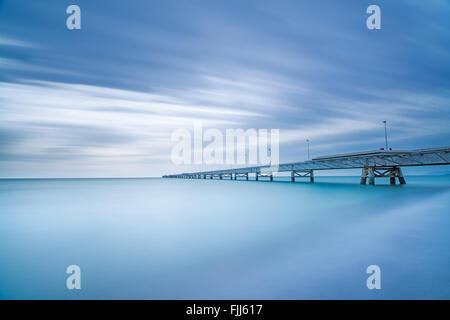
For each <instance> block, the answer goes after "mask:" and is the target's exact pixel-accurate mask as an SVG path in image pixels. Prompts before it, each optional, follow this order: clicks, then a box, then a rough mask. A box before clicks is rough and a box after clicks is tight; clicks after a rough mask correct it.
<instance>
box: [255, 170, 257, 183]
mask: <svg viewBox="0 0 450 320" xmlns="http://www.w3.org/2000/svg"><path fill="white" fill-rule="evenodd" d="M255 181H258V172H257V173H256V176H255Z"/></svg>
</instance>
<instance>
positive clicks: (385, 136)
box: [383, 120, 389, 151]
mask: <svg viewBox="0 0 450 320" xmlns="http://www.w3.org/2000/svg"><path fill="white" fill-rule="evenodd" d="M383 123H384V142H385V144H386V151H388V150H389V149H388V141H387V129H386V120H384V121H383Z"/></svg>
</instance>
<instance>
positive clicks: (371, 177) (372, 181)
mask: <svg viewBox="0 0 450 320" xmlns="http://www.w3.org/2000/svg"><path fill="white" fill-rule="evenodd" d="M369 184H372V185H374V184H375V169H374V168H372V167H371V168H369Z"/></svg>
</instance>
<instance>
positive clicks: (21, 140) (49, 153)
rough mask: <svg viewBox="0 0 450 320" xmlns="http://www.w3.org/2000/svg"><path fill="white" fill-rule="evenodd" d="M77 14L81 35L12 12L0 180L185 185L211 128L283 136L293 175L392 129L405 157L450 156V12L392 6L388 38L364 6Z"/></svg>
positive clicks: (51, 8) (57, 11) (29, 13)
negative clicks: (193, 152)
mask: <svg viewBox="0 0 450 320" xmlns="http://www.w3.org/2000/svg"><path fill="white" fill-rule="evenodd" d="M78 5H79V6H80V7H81V8H82V15H83V14H85V16H83V17H82V19H84V20H83V23H82V25H83V27H82V30H79V31H74V32H72V31H68V30H67V29H66V28H65V23H64V22H65V20H64V17H65V15H66V14H65V4H64V3H61V2H60V1H53V0H51V1H48V2H45V3H39V5H37V4H28V5H25V2H24V1H23V0H17V1H14V2H8V3H5V4H4V5H3V7H2V10H1V11H0V128H1V129H0V146H1V147H2V148H1V151H0V176H2V177H8V176H24V177H27V176H33V177H40V176H88V177H90V176H149V175H161V174H164V173H168V172H179V171H186V170H189V169H191V168H190V167H187V166H181V167H176V166H173V165H172V163H171V162H170V151H171V148H172V146H173V142H171V141H170V136H171V133H172V131H173V130H176V129H178V128H188V129H192V127H193V125H194V123H195V122H198V121H201V122H202V124H203V126H204V127H205V128H208V127H210V128H218V129H221V130H225V129H226V128H243V129H248V128H255V129H259V128H267V129H271V128H278V129H280V139H281V140H280V141H281V148H280V156H281V159H280V160H281V161H299V160H302V159H304V158H305V156H306V152H305V148H306V145H305V140H306V139H307V138H308V139H310V140H311V152H312V155H313V156H316V155H323V154H328V153H341V152H351V151H359V150H372V149H377V148H378V147H380V146H382V145H383V141H384V135H383V134H384V131H383V126H382V121H383V120H387V121H388V127H389V139H390V141H391V142H392V145H393V147H395V148H400V149H402V148H404V149H407V148H424V147H435V146H439V145H447V144H448V143H447V141H448V139H449V138H450V132H449V130H448V128H449V127H450V126H449V125H450V114H449V111H450V110H449V105H450V89H449V88H450V43H449V39H450V22H449V19H448V14H446V12H447V13H448V12H449V10H450V5H449V3H448V2H442V1H432V2H431V3H427V4H424V3H422V2H413V3H411V2H409V1H396V2H384V1H382V3H380V6H381V8H382V17H383V18H382V19H383V20H382V26H383V27H382V29H381V30H379V31H377V32H371V31H369V30H367V28H366V27H365V7H364V5H363V4H361V3H360V2H358V1H349V2H345V3H336V2H334V1H324V2H321V3H320V5H319V4H316V3H314V2H312V1H311V2H299V1H290V0H284V1H281V2H280V1H264V2H260V1H252V0H250V1H245V2H242V1H227V2H218V1H213V2H211V1H200V2H198V3H196V4H193V3H188V2H179V1H171V0H168V1H164V2H147V1H136V2H133V3H132V4H126V3H110V4H109V5H108V6H104V5H101V4H100V3H97V2H93V1H85V0H79V3H78ZM324 7H326V8H327V10H324V9H323V8H324ZM405 12H407V14H406V15H405ZM42 17H45V19H42ZM61 21H62V22H61ZM195 169H198V168H195Z"/></svg>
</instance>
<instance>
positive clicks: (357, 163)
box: [163, 147, 450, 185]
mask: <svg viewBox="0 0 450 320" xmlns="http://www.w3.org/2000/svg"><path fill="white" fill-rule="evenodd" d="M448 164H450V147H442V148H433V149H417V150H402V151H400V150H388V151H386V150H376V151H364V152H355V153H346V154H338V155H332V156H324V157H317V158H314V159H312V160H308V161H302V162H293V163H285V164H280V165H278V166H277V167H276V172H289V173H290V178H291V181H292V182H295V180H296V178H309V181H310V182H311V183H312V182H314V171H315V170H338V169H358V168H359V169H361V179H360V184H363V185H365V184H366V183H367V182H368V184H369V185H374V184H375V181H376V179H378V178H389V183H390V184H392V185H395V184H396V182H397V180H398V182H399V184H405V183H406V181H405V177H404V176H403V172H402V169H401V168H402V167H418V166H431V165H448ZM273 173H274V169H273V167H272V166H268V165H267V166H257V167H247V168H239V169H224V170H215V171H204V172H193V173H180V174H171V175H165V176H163V178H178V179H201V178H202V177H203V179H206V178H207V176H209V178H210V179H213V178H214V177H219V179H220V180H222V179H223V176H229V177H230V180H238V177H245V180H249V174H255V180H256V181H258V180H259V178H260V177H264V178H269V180H270V181H273V180H274V179H273ZM233 177H234V179H233Z"/></svg>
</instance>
